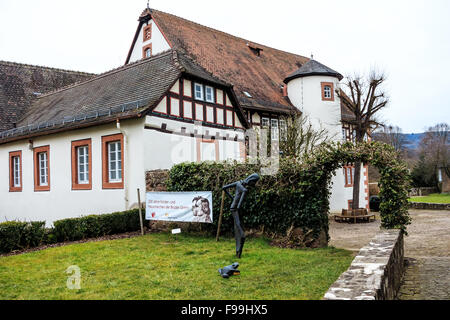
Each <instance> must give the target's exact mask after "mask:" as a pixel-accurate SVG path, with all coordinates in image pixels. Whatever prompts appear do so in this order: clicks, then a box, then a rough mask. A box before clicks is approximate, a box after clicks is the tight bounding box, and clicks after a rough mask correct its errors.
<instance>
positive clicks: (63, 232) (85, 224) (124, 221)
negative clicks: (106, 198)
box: [53, 209, 140, 242]
mask: <svg viewBox="0 0 450 320" xmlns="http://www.w3.org/2000/svg"><path fill="white" fill-rule="evenodd" d="M53 225H54V228H53V234H54V236H55V240H56V241H57V242H63V241H76V240H82V239H88V238H98V237H102V236H106V235H111V234H117V233H123V232H130V231H137V230H139V229H140V220H139V209H135V210H130V211H124V212H115V213H110V214H102V215H90V216H85V217H81V218H70V219H63V220H58V221H55V222H54V223H53Z"/></svg>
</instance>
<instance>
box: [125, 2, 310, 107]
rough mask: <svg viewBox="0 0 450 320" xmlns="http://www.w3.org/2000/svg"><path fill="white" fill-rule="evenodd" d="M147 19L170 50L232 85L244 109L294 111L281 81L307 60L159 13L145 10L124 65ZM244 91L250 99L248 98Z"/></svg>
mask: <svg viewBox="0 0 450 320" xmlns="http://www.w3.org/2000/svg"><path fill="white" fill-rule="evenodd" d="M150 18H153V20H154V21H155V23H156V24H157V25H158V27H159V29H160V30H161V32H162V33H163V35H164V36H165V38H166V39H167V41H168V43H169V45H170V46H171V47H172V48H174V49H177V50H180V51H183V52H185V53H186V54H188V55H189V56H190V57H191V58H192V59H193V60H194V61H195V62H196V63H197V64H198V65H200V66H202V67H203V68H205V69H206V70H207V71H208V72H210V73H211V74H213V75H214V76H216V77H218V78H219V79H221V80H222V81H225V82H227V83H231V84H232V85H233V87H234V92H235V93H236V96H237V98H238V99H239V101H240V104H241V105H242V106H243V107H246V108H254V109H261V110H273V111H278V112H283V111H285V112H289V111H292V109H293V108H294V107H293V106H292V104H291V103H290V102H289V100H288V99H287V98H286V97H284V96H283V90H282V86H283V80H284V78H285V77H286V75H288V74H291V73H292V72H293V71H294V70H296V69H298V68H299V67H301V66H302V65H303V64H304V63H306V62H307V61H308V60H309V59H308V58H306V57H303V56H300V55H296V54H292V53H288V52H284V51H281V50H277V49H274V48H270V47H268V46H264V45H261V44H256V43H253V42H250V41H248V40H245V39H242V38H239V37H235V36H232V35H230V34H227V33H224V32H221V31H218V30H214V29H212V28H208V27H205V26H202V25H200V24H197V23H195V22H192V21H189V20H186V19H183V18H180V17H177V16H174V15H172V14H168V13H164V12H162V11H158V10H154V9H151V10H149V9H146V10H144V12H143V13H142V15H141V16H140V18H139V21H140V23H139V26H138V30H137V31H136V35H135V38H134V41H133V43H132V46H131V49H130V53H129V55H128V58H127V61H126V63H128V62H129V59H130V56H131V50H132V48H133V47H134V43H135V41H136V39H137V36H138V32H139V30H140V28H141V26H142V24H143V23H145V22H146V21H148V19H150ZM258 53H259V55H258ZM244 91H246V92H248V93H250V95H251V96H252V98H249V97H247V96H246V95H245V94H244Z"/></svg>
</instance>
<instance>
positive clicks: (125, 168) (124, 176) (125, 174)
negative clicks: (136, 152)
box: [116, 119, 130, 210]
mask: <svg viewBox="0 0 450 320" xmlns="http://www.w3.org/2000/svg"><path fill="white" fill-rule="evenodd" d="M116 127H117V129H118V130H119V131H120V133H121V134H122V135H123V141H124V144H125V146H124V148H123V151H124V152H125V154H124V155H123V159H124V162H125V164H122V169H123V174H122V179H123V180H124V181H123V188H124V193H125V210H128V202H129V199H128V182H127V181H125V179H129V176H128V174H129V170H128V162H129V161H130V158H129V157H128V136H127V134H126V132H125V131H124V130H122V128H121V127H120V120H119V119H117V121H116Z"/></svg>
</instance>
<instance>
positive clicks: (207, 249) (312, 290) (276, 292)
mask: <svg viewBox="0 0 450 320" xmlns="http://www.w3.org/2000/svg"><path fill="white" fill-rule="evenodd" d="M234 251H235V244H234V239H221V240H220V241H219V242H216V241H215V239H214V238H207V237H201V236H196V235H178V236H177V239H176V240H175V239H174V238H173V236H172V235H169V234H165V233H164V234H149V235H145V236H143V237H136V238H129V239H121V240H112V241H102V242H89V243H83V244H74V245H68V246H63V247H57V248H50V249H46V250H42V251H36V252H32V253H27V254H22V255H17V256H8V257H0V299H31V300H35V299H45V300H47V299H108V300H110V299H138V300H140V299H150V300H166V299H175V300H186V299H189V300H191V299H195V300H213V299H214V300H215V299H219V300H241V299H244V300H249V299H276V300H278V299H280V300H281V299H298V300H302V299H321V298H322V297H323V295H324V294H325V292H326V291H327V289H328V288H329V286H330V285H331V284H332V283H333V282H334V281H335V280H336V279H337V278H338V277H339V275H340V274H341V273H342V272H344V271H345V270H346V269H347V268H348V266H349V265H350V263H351V260H352V259H353V257H352V254H351V252H349V251H346V250H342V249H336V248H323V249H304V250H293V249H281V248H276V247H272V246H270V245H269V242H268V240H266V239H263V238H251V239H248V241H247V242H246V244H245V247H244V252H243V255H242V258H241V259H240V260H238V259H236V257H235V256H234V254H233V253H234ZM236 261H238V262H239V263H240V267H239V270H241V275H240V276H234V277H231V278H230V279H222V278H221V277H220V276H219V273H218V271H217V270H218V269H219V268H221V267H223V266H226V265H230V264H231V263H233V262H236ZM71 265H77V266H79V268H80V269H81V289H80V290H69V289H67V286H66V282H67V279H68V277H69V274H67V273H66V270H67V268H68V267H69V266H71Z"/></svg>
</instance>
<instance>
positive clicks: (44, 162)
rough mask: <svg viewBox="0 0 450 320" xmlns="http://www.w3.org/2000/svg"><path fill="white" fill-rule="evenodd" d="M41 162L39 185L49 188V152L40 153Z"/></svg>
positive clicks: (39, 159)
mask: <svg viewBox="0 0 450 320" xmlns="http://www.w3.org/2000/svg"><path fill="white" fill-rule="evenodd" d="M38 161H39V185H40V186H43V187H47V186H48V154H47V152H39V153H38Z"/></svg>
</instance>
